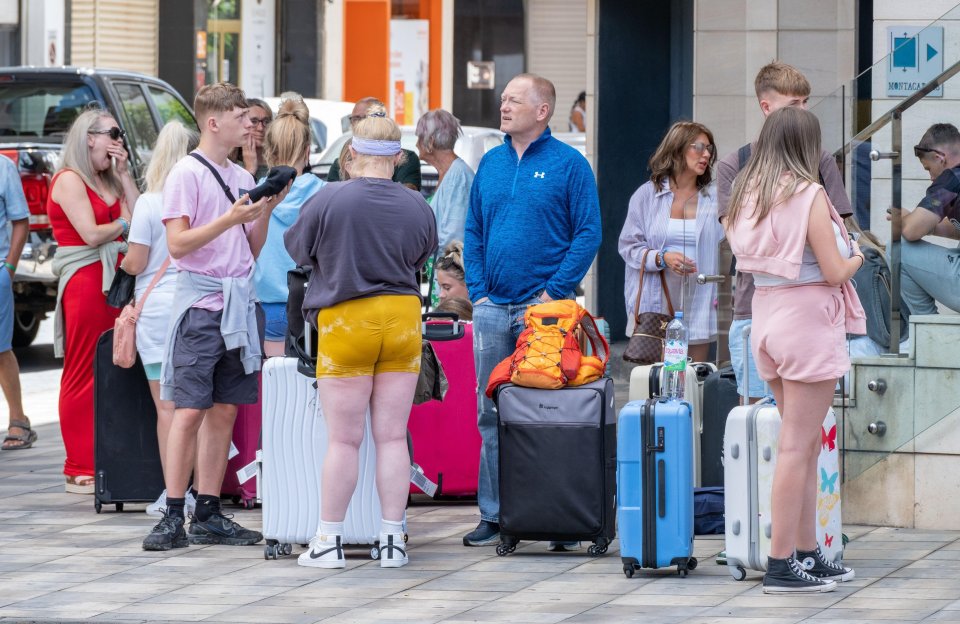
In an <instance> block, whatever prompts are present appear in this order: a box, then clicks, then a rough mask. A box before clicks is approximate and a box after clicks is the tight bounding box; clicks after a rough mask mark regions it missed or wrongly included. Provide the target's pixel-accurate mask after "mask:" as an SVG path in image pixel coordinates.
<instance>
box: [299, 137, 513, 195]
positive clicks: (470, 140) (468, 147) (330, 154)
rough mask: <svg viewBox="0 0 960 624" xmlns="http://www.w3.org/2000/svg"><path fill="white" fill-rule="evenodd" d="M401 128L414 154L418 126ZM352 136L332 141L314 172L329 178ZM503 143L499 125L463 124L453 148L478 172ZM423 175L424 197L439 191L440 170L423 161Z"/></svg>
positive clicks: (402, 141) (403, 140) (405, 145)
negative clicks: (461, 133) (482, 161)
mask: <svg viewBox="0 0 960 624" xmlns="http://www.w3.org/2000/svg"><path fill="white" fill-rule="evenodd" d="M400 131H401V135H400V144H401V145H402V146H403V149H408V150H410V151H412V152H414V153H417V134H416V128H414V127H413V126H401V127H400ZM352 136H353V134H352V133H350V132H347V133H345V134H343V135H342V136H341V137H340V138H338V139H337V140H336V141H334V142H333V143H331V144H330V146H329V147H327V149H325V150H324V151H323V153H322V154H321V155H320V159H319V162H318V163H317V164H316V165H314V167H313V168H312V169H311V172H312V173H313V174H315V175H317V176H320V177H321V178H323V179H324V180H326V179H327V174H328V173H329V172H330V165H332V164H333V161H334V160H336V159H337V158H338V157H339V156H340V152H341V150H343V145H344V144H345V143H346V142H347V141H348V140H349V139H350V137H352ZM502 144H503V133H502V132H500V131H499V130H497V129H496V128H482V127H479V126H463V136H461V137H460V138H459V139H457V144H456V145H455V146H454V148H453V151H454V153H456V155H457V156H459V157H460V158H462V159H463V160H464V162H466V163H467V164H468V165H470V168H471V169H473V170H474V171H476V170H477V167H478V166H479V165H480V159H481V158H483V155H484V154H486V153H487V152H489V151H490V150H492V149H493V148H495V147H496V146H498V145H502ZM420 176H421V189H420V192H421V193H422V194H423V196H424V197H430V196H431V195H433V193H434V191H436V190H437V184H438V183H439V181H438V178H439V175H438V174H437V170H436V169H434V168H433V167H432V166H431V165H428V164H427V163H425V162H423V161H422V160H421V161H420Z"/></svg>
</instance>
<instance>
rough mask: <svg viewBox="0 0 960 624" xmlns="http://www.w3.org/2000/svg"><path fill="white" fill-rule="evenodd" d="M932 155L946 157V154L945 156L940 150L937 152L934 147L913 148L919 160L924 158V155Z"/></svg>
mask: <svg viewBox="0 0 960 624" xmlns="http://www.w3.org/2000/svg"><path fill="white" fill-rule="evenodd" d="M931 153H932V154H940V155H941V156H944V157H945V156H946V154H944V153H943V152H941V151H940V150H935V149H933V148H932V147H921V146H919V145H914V146H913V155H914V156H916V157H917V158H923V156H924V154H931Z"/></svg>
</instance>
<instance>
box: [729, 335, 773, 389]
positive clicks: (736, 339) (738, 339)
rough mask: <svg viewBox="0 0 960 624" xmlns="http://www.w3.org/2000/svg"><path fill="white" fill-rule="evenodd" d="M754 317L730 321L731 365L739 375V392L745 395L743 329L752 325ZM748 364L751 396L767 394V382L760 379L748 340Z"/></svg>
mask: <svg viewBox="0 0 960 624" xmlns="http://www.w3.org/2000/svg"><path fill="white" fill-rule="evenodd" d="M752 320H753V319H741V320H734V321H733V322H732V323H730V335H729V336H728V342H727V343H728V345H729V347H730V366H732V367H733V372H734V374H735V375H736V376H737V393H738V394H739V395H740V396H744V393H743V330H744V329H746V328H747V327H750V326H751V324H752ZM747 364H748V366H750V396H751V397H753V398H759V397H762V396H765V395H766V394H767V389H766V387H767V384H766V383H765V382H764V381H763V380H762V379H760V373H758V372H757V365H756V364H755V363H754V361H753V353H752V352H751V351H750V343H749V341H748V342H747Z"/></svg>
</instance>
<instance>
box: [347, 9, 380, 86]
mask: <svg viewBox="0 0 960 624" xmlns="http://www.w3.org/2000/svg"><path fill="white" fill-rule="evenodd" d="M367 96H373V97H375V98H378V99H380V100H382V101H384V102H387V101H389V99H390V0H345V1H344V4H343V99H344V100H346V101H350V102H355V101H357V100H359V99H360V98H363V97H367Z"/></svg>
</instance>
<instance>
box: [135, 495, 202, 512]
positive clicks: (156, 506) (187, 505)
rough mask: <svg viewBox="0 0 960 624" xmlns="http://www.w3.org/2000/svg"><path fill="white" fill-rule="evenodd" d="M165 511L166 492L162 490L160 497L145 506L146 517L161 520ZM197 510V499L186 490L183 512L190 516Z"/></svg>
mask: <svg viewBox="0 0 960 624" xmlns="http://www.w3.org/2000/svg"><path fill="white" fill-rule="evenodd" d="M166 509H167V491H166V490H164V491H163V492H161V493H160V497H159V498H158V499H157V500H155V501H154V502H152V503H150V504H149V505H147V509H146V511H147V515H148V516H150V517H152V518H162V517H163V514H164V512H165V511H166ZM196 510H197V498H196V497H195V496H194V495H193V493H192V492H191V491H190V490H187V494H186V496H184V505H183V511H184V512H185V513H186V514H187V515H188V516H192V515H193V513H194V512H195V511H196Z"/></svg>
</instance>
